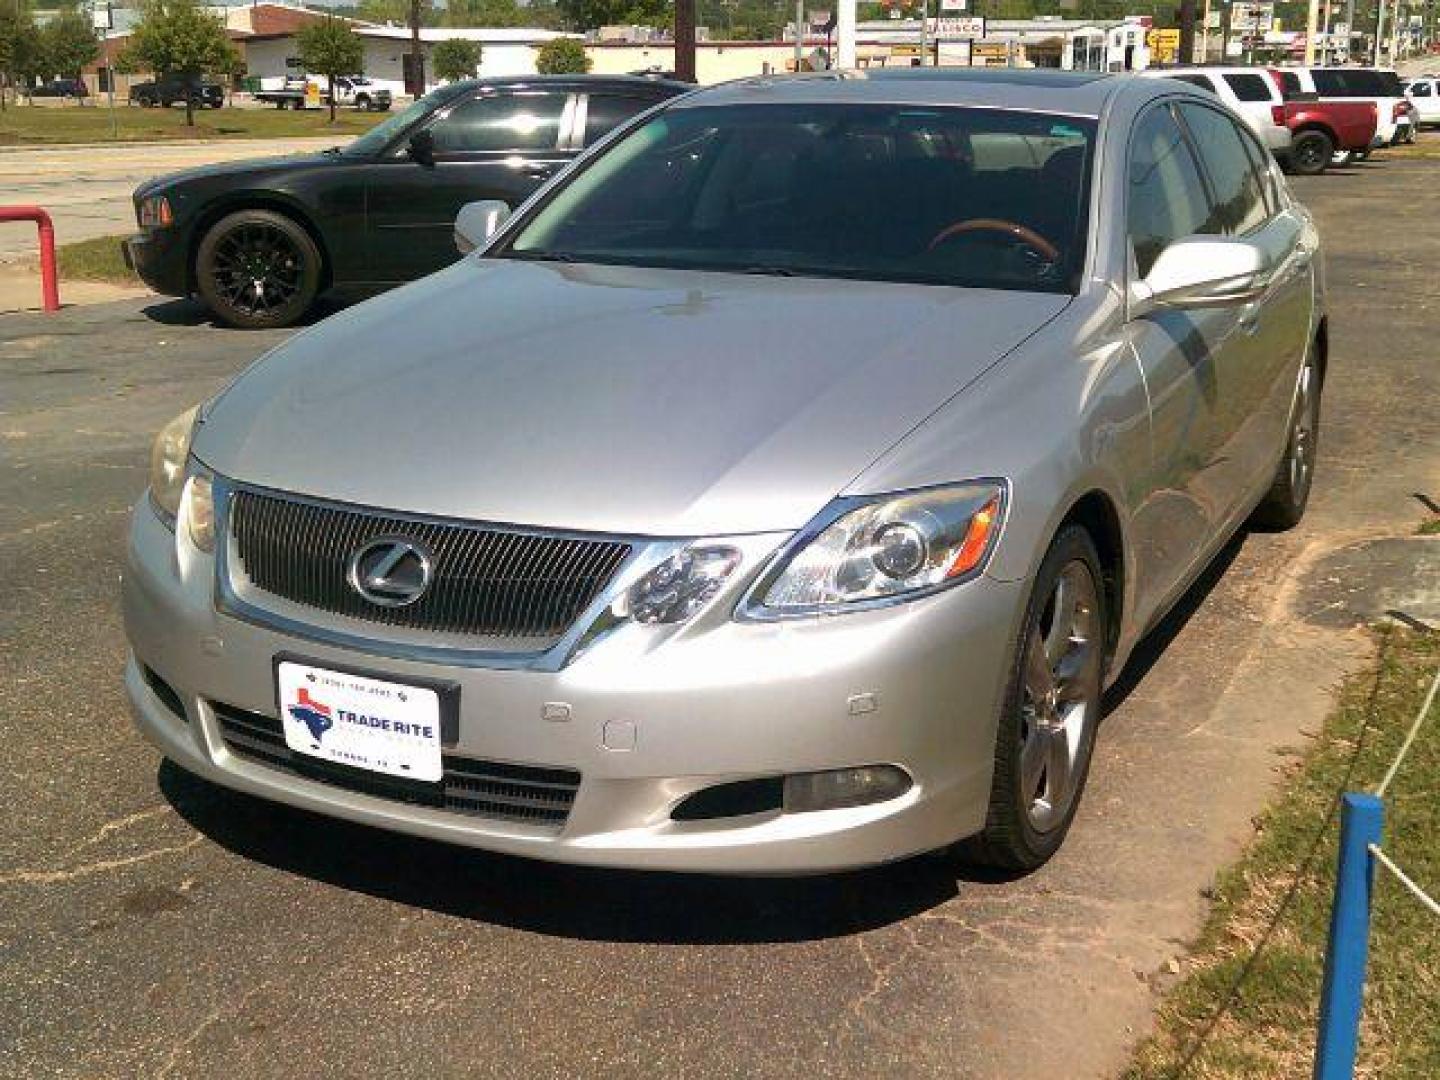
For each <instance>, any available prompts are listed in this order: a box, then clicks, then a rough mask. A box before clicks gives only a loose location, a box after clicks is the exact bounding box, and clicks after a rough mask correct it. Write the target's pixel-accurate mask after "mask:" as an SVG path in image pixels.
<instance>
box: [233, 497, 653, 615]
mask: <svg viewBox="0 0 1440 1080" xmlns="http://www.w3.org/2000/svg"><path fill="white" fill-rule="evenodd" d="M230 506H231V508H230V530H231V533H232V535H233V536H234V538H235V546H236V551H237V553H238V555H239V560H240V563H241V567H242V568H243V570H244V572H245V575H246V577H248V578H249V581H250V583H251V584H252V585H254V586H255V587H256V588H258V589H262V590H264V591H265V592H268V593H272V594H274V595H276V596H279V597H283V598H284V599H286V600H290V601H293V602H295V603H299V604H304V605H307V606H309V607H313V608H319V609H321V610H322V611H330V612H334V613H336V614H338V615H347V616H350V617H351V618H356V619H364V620H367V621H370V622H377V623H384V624H386V625H390V626H398V627H407V628H412V629H416V630H427V631H433V632H439V633H453V634H466V635H477V636H483V637H493V638H526V639H538V640H539V641H541V642H542V643H543V642H550V643H553V642H554V640H555V639H557V638H559V637H560V636H561V635H562V634H564V633H565V631H566V630H567V629H568V628H569V627H570V625H571V623H573V622H574V621H575V619H576V617H577V616H579V614H580V613H581V612H582V611H584V610H585V608H586V607H587V606H588V605H589V604H590V602H591V601H592V600H594V599H595V597H596V596H597V595H598V594H599V593H600V591H601V590H602V589H604V588H605V586H606V584H607V583H608V582H609V581H610V579H611V578H612V577H613V576H614V574H615V571H616V570H618V569H619V568H620V564H621V563H623V562H624V561H625V559H626V557H627V556H628V555H629V554H630V547H629V545H628V544H625V543H622V542H618V541H611V540H594V539H583V538H576V537H566V536H554V535H546V534H541V533H521V532H507V531H505V530H503V529H498V528H494V527H486V526H479V525H468V524H451V523H445V522H436V521H424V520H415V519H410V518H405V517H400V516H394V515H388V514H383V513H378V512H375V511H369V510H357V509H351V508H349V507H341V506H333V505H325V504H317V503H313V502H305V501H300V500H295V499H287V498H281V497H276V496H273V495H264V494H260V493H259V492H254V491H246V490H238V491H236V492H235V493H234V495H233V497H232V500H231V504H230ZM382 536H402V537H405V538H408V539H413V540H415V541H418V542H419V543H420V544H423V545H424V546H425V547H426V548H428V549H429V551H430V553H431V555H432V569H433V575H434V576H433V579H432V581H431V584H430V587H429V588H428V589H427V590H426V592H425V595H424V596H422V597H421V598H420V599H419V600H418V601H416V602H415V603H413V604H410V605H409V606H407V607H383V606H380V605H377V604H372V603H371V602H370V601H368V600H366V599H365V598H364V597H363V596H361V595H360V594H359V593H358V592H356V591H355V589H354V588H352V587H351V585H350V582H349V578H348V569H349V561H350V557H351V555H352V554H353V553H354V552H355V551H356V549H357V548H359V547H360V546H361V545H363V544H365V543H367V542H368V541H370V540H374V539H377V538H379V537H382Z"/></svg>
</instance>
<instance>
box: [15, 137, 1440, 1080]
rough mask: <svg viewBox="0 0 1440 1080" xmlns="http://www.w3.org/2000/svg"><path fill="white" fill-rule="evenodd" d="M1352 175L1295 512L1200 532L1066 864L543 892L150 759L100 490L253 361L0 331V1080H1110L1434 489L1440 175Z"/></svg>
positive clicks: (1309, 195)
mask: <svg viewBox="0 0 1440 1080" xmlns="http://www.w3.org/2000/svg"><path fill="white" fill-rule="evenodd" d="M1385 157H1386V156H1385V155H1379V156H1377V160H1376V161H1375V162H1373V163H1371V164H1368V165H1365V166H1360V167H1356V168H1353V169H1349V170H1345V171H1343V172H1337V173H1334V174H1330V175H1326V176H1321V177H1316V178H1314V179H1309V180H1305V181H1302V182H1301V183H1298V184H1297V185H1296V189H1297V191H1298V192H1299V194H1300V195H1301V197H1302V198H1304V199H1305V200H1307V201H1308V202H1310V203H1311V205H1312V206H1314V208H1315V209H1316V211H1317V213H1318V215H1319V217H1320V220H1321V223H1322V229H1323V232H1324V236H1325V239H1326V243H1327V246H1328V252H1329V263H1330V268H1331V276H1332V282H1333V290H1334V291H1333V297H1334V324H1333V331H1332V362H1331V372H1330V378H1329V381H1328V385H1327V387H1326V402H1325V420H1324V425H1325V430H1324V434H1323V438H1322V445H1321V462H1320V469H1319V473H1318V480H1317V486H1316V490H1315V494H1314V499H1313V502H1312V505H1311V513H1310V515H1309V517H1308V518H1307V519H1306V522H1305V523H1304V525H1303V526H1302V527H1301V528H1300V529H1298V530H1296V531H1295V532H1293V533H1289V534H1284V535H1265V534H1252V535H1247V536H1244V537H1242V538H1241V539H1239V540H1238V541H1237V542H1235V543H1234V544H1232V545H1231V546H1230V547H1229V549H1227V551H1226V552H1225V553H1224V554H1223V555H1222V556H1221V558H1220V559H1219V560H1217V563H1216V565H1215V566H1214V567H1213V568H1212V571H1211V572H1210V573H1209V574H1208V575H1207V576H1206V578H1205V579H1204V580H1202V581H1201V582H1200V583H1199V585H1198V586H1197V587H1196V588H1195V589H1194V590H1192V592H1191V593H1190V595H1189V596H1187V597H1186V599H1185V601H1184V602H1183V603H1182V605H1181V607H1180V609H1179V610H1178V611H1177V612H1176V613H1175V615H1174V616H1173V617H1172V618H1171V619H1169V620H1167V622H1166V623H1165V624H1164V625H1163V626H1162V627H1161V628H1160V629H1159V630H1158V631H1157V632H1156V633H1154V634H1153V635H1152V636H1151V638H1150V639H1149V640H1148V641H1147V643H1146V645H1145V647H1144V648H1143V649H1142V650H1141V653H1140V655H1139V656H1137V657H1136V659H1135V661H1134V663H1133V664H1132V666H1131V668H1130V669H1129V670H1128V671H1127V672H1126V673H1125V675H1124V677H1123V678H1122V680H1121V683H1120V685H1119V686H1118V687H1117V688H1116V691H1115V692H1114V693H1113V694H1112V695H1111V699H1110V701H1109V711H1108V716H1107V718H1106V720H1105V723H1104V726H1103V728H1102V731H1101V735H1100V742H1099V747H1098V750H1097V756H1096V760H1095V764H1094V769H1093V773H1092V781H1091V786H1090V789H1089V791H1088V792H1087V795H1086V799H1085V803H1084V805H1083V807H1082V809H1081V813H1080V816H1079V820H1078V822H1077V824H1076V827H1075V829H1074V831H1073V832H1072V834H1071V836H1070V838H1069V841H1068V843H1067V845H1066V848H1065V849H1064V851H1063V852H1062V853H1061V854H1060V856H1059V857H1058V858H1057V859H1056V860H1055V861H1054V862H1053V863H1052V864H1051V865H1049V866H1047V867H1046V868H1045V869H1044V870H1042V871H1040V872H1038V873H1036V874H1033V875H1030V876H1028V877H1025V878H1020V879H1014V880H1007V879H1000V878H995V877H993V876H980V875H976V874H974V873H971V872H969V871H967V870H966V869H965V868H964V867H963V866H958V865H957V864H955V863H954V862H952V861H950V860H949V859H946V858H943V857H938V856H934V857H927V858H923V859H917V860H912V861H910V862H908V863H905V864H903V865H900V866H896V867H891V868H887V869H880V870H874V871H868V872H865V873H858V874H849V875H841V876H835V877H825V878H816V879H805V880H792V881H759V880H715V879H704V878H693V877H676V876H660V875H642V874H628V873H607V872H599V871H580V870H570V869H566V868H562V867H553V866H545V865H540V864H533V863H527V862H523V861H519V860H515V859H508V858H500V857H494V856H487V855H484V854H479V853H475V852H471V851H467V850H461V849H452V848H447V847H443V846H440V845H436V844H429V843H422V842H419V841H415V840H409V839H404V838H399V837H395V836H391V835H387V834H383V833H379V832H374V831H371V830H368V829H363V828H358V827H354V826H347V825H344V824H341V823H338V822H333V821H328V820H323V819H320V818H316V817H312V816H310V815H307V814H303V813H299V812H295V811H290V810H286V809H283V808H279V807H274V806H270V805H267V804H264V803H260V802H257V801H255V800H252V799H248V798H244V797H241V796H237V795H233V794H229V793H227V792H224V791H221V790H219V789H217V788H214V787H211V786H209V785H206V784H204V783H201V782H199V781H196V780H193V779H191V778H189V777H188V776H186V775H185V774H183V773H182V772H180V771H179V770H177V769H175V768H173V767H171V766H168V765H165V764H162V763H161V762H160V761H159V759H158V757H157V756H156V755H155V754H154V753H153V752H152V751H151V750H150V749H149V748H148V746H146V745H145V744H144V743H143V742H142V741H141V740H140V738H139V737H138V736H137V735H136V733H135V732H134V731H133V729H132V728H131V726H130V722H129V720H128V718H127V717H126V714H125V708H124V705H123V700H122V695H121V691H120V686H119V681H118V680H119V672H120V666H121V663H122V659H123V656H124V643H123V640H122V637H121V634H120V629H119V621H118V613H117V611H116V588H117V577H118V573H119V567H120V563H121V559H122V555H123V548H124V537H125V529H126V514H127V508H128V504H129V502H130V500H131V499H132V498H133V497H134V496H135V495H136V494H137V493H138V492H139V491H140V490H141V488H142V487H143V485H144V482H145V466H146V455H147V451H148V446H149V440H150V435H151V433H152V432H153V431H154V430H155V429H156V428H158V426H159V425H160V424H161V423H163V422H164V421H165V420H166V419H168V418H169V417H170V416H171V415H173V414H174V413H175V412H178V411H179V410H180V409H181V408H183V407H185V406H186V405H188V404H190V403H192V402H194V401H196V400H198V399H199V398H201V397H202V396H204V395H205V394H208V393H210V392H211V391H212V390H214V389H215V388H216V387H218V386H219V385H221V384H222V383H223V382H224V381H225V380H226V379H227V378H228V377H229V376H230V375H231V373H233V372H234V371H235V370H236V369H237V368H239V367H240V366H241V365H243V364H244V363H246V362H247V361H248V360H249V359H251V358H252V357H253V356H255V355H256V354H258V353H259V352H260V351H262V350H263V349H265V348H267V347H268V346H270V345H271V344H274V343H275V342H277V341H279V340H282V339H283V338H284V336H285V335H284V334H283V333H278V332H277V333H263V334H240V333H234V332H229V331H223V330H218V329H215V328H213V327H212V326H210V325H209V323H208V322H207V321H206V320H204V319H203V318H201V317H200V316H199V315H198V313H197V312H196V311H195V309H194V308H193V307H191V306H189V305H188V304H185V303H183V302H170V301H156V300H151V301H143V300H142V301H128V302H124V303H117V304H111V305H105V306H101V307H88V308H81V309H75V310H72V311H69V312H65V313H63V314H62V315H60V316H58V317H53V318H44V317H41V316H32V315H12V316H4V317H0V445H3V447H4V449H3V457H0V462H3V464H0V522H3V524H0V596H3V597H4V601H3V602H4V603H5V605H6V609H5V610H6V616H5V617H4V618H3V619H0V670H3V671H4V672H5V676H4V679H3V682H0V740H3V745H4V747H5V765H4V769H5V773H6V784H5V788H6V792H7V795H8V799H7V806H8V811H9V812H8V813H7V814H6V815H5V816H4V817H3V819H0V1031H3V1032H5V1033H6V1037H5V1038H3V1039H0V1075H6V1076H9V1075H15V1076H38V1075H77V1076H79V1075H84V1076H117V1077H118V1076H133V1075H155V1076H202V1075H209V1074H213V1073H218V1072H222V1071H223V1072H224V1073H225V1074H226V1075H228V1076H232V1077H237V1078H238V1077H251V1076H298V1075H306V1076H330V1075H333V1076H354V1075H366V1074H368V1075H387V1076H416V1077H434V1076H437V1075H447V1076H449V1075H463V1076H519V1075H524V1076H527V1077H538V1076H567V1077H568V1076H576V1075H596V1074H601V1073H604V1074H610V1075H654V1074H665V1075H670V1076H705V1077H711V1076H749V1075H757V1074H764V1075H769V1076H795V1077H806V1078H807V1080H808V1078H813V1077H818V1076H842V1075H846V1076H853V1075H874V1074H882V1073H884V1074H890V1075H905V1076H944V1077H1004V1078H1007V1080H1025V1078H1028V1077H1056V1076H1061V1077H1066V1078H1080V1077H1089V1076H1106V1075H1113V1074H1114V1073H1115V1072H1116V1071H1117V1070H1118V1069H1119V1067H1121V1066H1122V1065H1123V1063H1124V1061H1125V1060H1126V1056H1127V1053H1128V1048H1129V1047H1130V1045H1131V1044H1132V1043H1133V1041H1134V1040H1135V1039H1136V1038H1138V1037H1139V1036H1140V1035H1141V1034H1142V1033H1143V1032H1144V1031H1145V1029H1146V1026H1147V1024H1148V1023H1149V1016H1150V1009H1151V1007H1152V1004H1153V1001H1154V995H1155V993H1156V991H1157V990H1159V989H1163V987H1164V985H1165V983H1166V979H1167V976H1166V973H1165V968H1166V962H1167V960H1169V959H1170V958H1171V957H1173V956H1174V955H1176V953H1177V952H1178V951H1180V950H1181V948H1182V943H1183V942H1184V940H1185V939H1186V938H1187V937H1189V936H1190V935H1191V934H1193V933H1194V931H1195V930H1196V928H1197V927H1198V925H1199V921H1200V919H1201V917H1202V914H1203V910H1204V900H1203V898H1202V890H1203V889H1205V888H1206V887H1207V886H1208V885H1209V883H1210V881H1211V880H1212V876H1213V874H1214V872H1215V871H1216V869H1217V868H1218V867H1219V866H1221V865H1223V864H1224V863H1225V862H1226V861H1227V860H1229V859H1231V858H1232V857H1233V856H1234V855H1235V854H1236V853H1237V851H1238V850H1239V847H1240V845H1241V844H1242V843H1243V842H1244V841H1245V840H1246V839H1247V838H1248V837H1249V836H1250V834H1251V825H1250V821H1251V818H1252V816H1253V815H1254V814H1255V813H1256V811H1257V810H1258V809H1259V808H1260V807H1261V806H1262V805H1263V802H1264V800H1265V798H1266V795H1267V793H1268V791H1269V790H1270V789H1271V786H1272V784H1273V782H1274V780H1275V776H1276V770H1277V768H1278V767H1279V766H1280V765H1282V764H1283V763H1284V760H1285V756H1286V754H1287V753H1288V752H1289V751H1287V750H1286V748H1293V747H1295V746H1297V745H1299V744H1300V743H1302V742H1303V739H1304V732H1307V731H1313V730H1315V729H1316V728H1317V727H1318V725H1319V722H1320V719H1321V717H1322V716H1323V714H1324V712H1325V710H1326V709H1327V708H1328V706H1329V704H1330V695H1329V691H1330V689H1331V687H1332V686H1333V685H1334V684H1335V682H1336V681H1337V680H1338V679H1339V677H1340V676H1341V674H1342V673H1343V672H1344V671H1346V670H1348V669H1350V668H1351V667H1353V666H1354V665H1356V664H1357V663H1359V662H1360V661H1361V660H1363V658H1364V657H1365V656H1366V655H1367V650H1368V644H1367V640H1366V639H1365V637H1364V636H1363V635H1362V634H1360V633H1359V632H1358V631H1356V630H1355V629H1354V628H1353V625H1354V622H1355V620H1356V619H1357V618H1361V617H1365V616H1367V615H1371V614H1374V613H1375V610H1376V609H1375V608H1374V604H1375V603H1376V602H1377V597H1376V596H1375V595H1374V594H1372V593H1369V592H1366V591H1364V590H1359V591H1352V592H1347V593H1344V594H1337V592H1336V590H1335V589H1334V588H1333V587H1332V584H1333V583H1331V582H1330V581H1329V579H1330V578H1331V577H1332V576H1333V575H1334V573H1336V567H1340V566H1344V565H1350V564H1353V563H1355V562H1356V559H1353V558H1349V556H1348V555H1347V554H1346V553H1355V552H1361V551H1364V550H1366V549H1367V546H1369V545H1372V544H1375V543H1376V542H1377V540H1378V538H1383V537H1385V536H1389V535H1399V534H1408V533H1409V532H1411V531H1412V530H1413V527H1414V525H1415V523H1416V522H1418V521H1419V520H1420V518H1421V516H1422V513H1423V512H1422V510H1421V508H1420V506H1419V504H1418V503H1417V502H1416V501H1415V500H1414V498H1413V497H1412V494H1411V493H1412V492H1416V491H1420V492H1428V493H1429V494H1430V495H1431V496H1432V497H1437V498H1440V419H1437V416H1436V413H1435V410H1434V402H1435V401H1436V400H1437V399H1440V368H1437V366H1436V365H1435V364H1434V363H1433V362H1432V361H1431V356H1432V353H1433V347H1432V343H1433V341H1434V339H1435V336H1436V333H1437V330H1440V325H1437V321H1436V315H1435V312H1434V309H1433V306H1432V305H1431V303H1430V297H1431V292H1432V290H1431V284H1430V277H1431V272H1430V267H1431V266H1432V265H1433V263H1434V254H1435V252H1434V244H1435V233H1434V230H1433V222H1432V221H1431V216H1432V215H1431V210H1430V199H1429V193H1430V192H1431V191H1433V189H1434V185H1435V183H1436V181H1437V178H1440V162H1434V161H1399V160H1393V159H1391V160H1385ZM1379 207H1383V208H1384V211H1383V213H1379V214H1377V208H1379ZM1377 223H1379V225H1378V226H1377ZM1436 542H1437V543H1440V540H1437V541H1436ZM1387 550H1388V549H1387ZM1342 556H1344V557H1342ZM1390 573H1391V574H1393V575H1403V574H1404V573H1406V570H1405V567H1404V565H1399V564H1397V569H1395V570H1394V571H1390ZM1391 584H1392V585H1400V584H1403V583H1397V582H1392V583H1391ZM1397 595H1399V596H1403V595H1405V592H1404V590H1403V589H1399V588H1396V589H1392V590H1391V592H1389V593H1387V594H1386V597H1385V599H1384V602H1385V603H1390V602H1393V597H1394V596H1397ZM1322 610H1323V614H1322Z"/></svg>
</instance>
